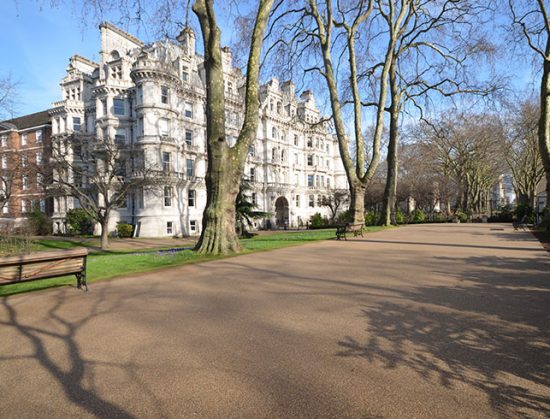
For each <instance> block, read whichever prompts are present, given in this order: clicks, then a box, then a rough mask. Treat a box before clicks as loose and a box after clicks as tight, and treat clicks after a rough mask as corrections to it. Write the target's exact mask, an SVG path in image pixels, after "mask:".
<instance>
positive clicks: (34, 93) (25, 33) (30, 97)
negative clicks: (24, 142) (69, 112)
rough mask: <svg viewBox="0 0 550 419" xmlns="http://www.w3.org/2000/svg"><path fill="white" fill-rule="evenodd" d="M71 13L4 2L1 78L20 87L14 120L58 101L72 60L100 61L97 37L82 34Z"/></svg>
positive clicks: (26, 1) (0, 9) (0, 10)
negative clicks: (76, 57)
mask: <svg viewBox="0 0 550 419" xmlns="http://www.w3.org/2000/svg"><path fill="white" fill-rule="evenodd" d="M79 22H80V21H79V19H78V18H75V17H74V16H73V14H72V13H71V11H70V10H66V9H63V8H55V9H52V8H50V7H49V6H48V7H46V6H44V7H43V8H41V7H40V6H39V2H37V1H32V0H18V1H17V2H15V1H14V0H1V1H0V27H1V28H2V30H1V31H0V45H1V46H2V60H1V61H0V74H1V75H6V74H11V76H12V78H13V79H15V80H17V81H19V83H20V85H19V89H18V92H19V98H18V102H19V103H18V106H17V108H16V115H22V114H27V113H32V112H38V111H41V110H44V109H48V108H49V107H50V106H51V102H52V101H55V100H59V99H60V98H61V97H60V96H61V94H60V92H59V82H60V81H61V79H62V77H63V76H64V73H65V69H66V67H67V64H68V62H69V61H68V60H69V57H70V56H71V55H73V54H76V53H78V54H80V55H83V56H86V57H89V58H92V59H93V58H97V56H98V51H99V41H100V40H99V32H98V30H97V29H96V28H95V27H93V28H92V27H90V28H85V29H83V28H82V27H81V26H80V24H79Z"/></svg>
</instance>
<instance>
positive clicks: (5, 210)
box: [2, 203, 10, 214]
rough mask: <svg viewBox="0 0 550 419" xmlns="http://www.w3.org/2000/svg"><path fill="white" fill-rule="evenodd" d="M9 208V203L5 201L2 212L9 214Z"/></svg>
mask: <svg viewBox="0 0 550 419" xmlns="http://www.w3.org/2000/svg"><path fill="white" fill-rule="evenodd" d="M9 211H10V210H9V208H8V204H7V203H4V208H2V212H3V213H4V214H8V213H9Z"/></svg>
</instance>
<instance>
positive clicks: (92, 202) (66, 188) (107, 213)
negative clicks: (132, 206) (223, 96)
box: [44, 134, 173, 249]
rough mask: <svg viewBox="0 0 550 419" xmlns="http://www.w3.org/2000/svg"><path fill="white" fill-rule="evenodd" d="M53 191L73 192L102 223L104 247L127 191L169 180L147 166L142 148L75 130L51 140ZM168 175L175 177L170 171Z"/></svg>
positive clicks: (85, 207)
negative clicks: (115, 211)
mask: <svg viewBox="0 0 550 419" xmlns="http://www.w3.org/2000/svg"><path fill="white" fill-rule="evenodd" d="M44 170H47V172H46V173H51V179H50V181H51V184H52V186H51V193H52V194H54V195H58V196H60V195H64V196H72V197H74V198H76V199H78V203H79V205H80V207H81V208H82V209H83V210H84V211H85V212H86V214H88V215H89V216H90V218H91V219H93V220H94V221H95V222H97V223H99V224H100V226H101V248H102V249H107V248H108V246H109V230H108V227H109V220H110V217H111V214H112V212H113V211H114V210H116V209H118V208H120V207H123V206H124V205H125V204H126V202H127V197H128V194H130V193H134V192H136V193H143V188H149V187H151V188H152V187H154V185H156V184H158V183H159V182H162V183H163V184H165V183H166V182H167V180H166V179H164V172H163V171H161V170H159V168H157V167H153V166H150V167H145V163H144V158H143V154H142V151H137V150H134V149H133V148H132V146H130V145H126V144H119V143H116V142H115V141H114V140H112V139H105V140H103V139H100V138H97V137H95V136H93V135H88V134H72V135H68V136H64V137H58V138H56V139H54V140H53V141H52V158H51V162H50V165H49V167H48V168H47V169H44ZM166 176H167V177H169V178H171V179H172V178H173V176H172V175H171V174H170V173H168V174H166Z"/></svg>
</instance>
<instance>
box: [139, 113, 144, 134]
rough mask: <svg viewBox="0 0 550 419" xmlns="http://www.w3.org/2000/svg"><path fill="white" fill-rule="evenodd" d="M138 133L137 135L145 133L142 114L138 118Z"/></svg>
mask: <svg viewBox="0 0 550 419" xmlns="http://www.w3.org/2000/svg"><path fill="white" fill-rule="evenodd" d="M138 133H139V135H144V134H145V127H144V125H143V116H140V117H139V119H138Z"/></svg>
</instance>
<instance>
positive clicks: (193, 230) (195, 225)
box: [189, 220, 197, 233]
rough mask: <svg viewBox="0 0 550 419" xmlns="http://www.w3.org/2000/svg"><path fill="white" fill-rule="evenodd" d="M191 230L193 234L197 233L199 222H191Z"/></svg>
mask: <svg viewBox="0 0 550 419" xmlns="http://www.w3.org/2000/svg"><path fill="white" fill-rule="evenodd" d="M189 230H190V231H191V233H196V232H197V220H190V221H189Z"/></svg>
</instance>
